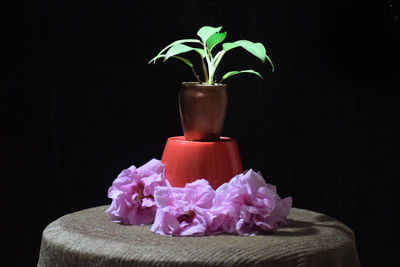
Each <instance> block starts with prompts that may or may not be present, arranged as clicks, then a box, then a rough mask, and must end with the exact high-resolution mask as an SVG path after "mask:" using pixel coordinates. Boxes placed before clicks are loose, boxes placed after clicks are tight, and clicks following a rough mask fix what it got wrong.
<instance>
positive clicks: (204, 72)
mask: <svg viewBox="0 0 400 267" xmlns="http://www.w3.org/2000/svg"><path fill="white" fill-rule="evenodd" d="M201 67H202V68H203V75H204V80H205V81H206V83H208V74H207V68H206V64H205V63H204V58H203V57H202V58H201Z"/></svg>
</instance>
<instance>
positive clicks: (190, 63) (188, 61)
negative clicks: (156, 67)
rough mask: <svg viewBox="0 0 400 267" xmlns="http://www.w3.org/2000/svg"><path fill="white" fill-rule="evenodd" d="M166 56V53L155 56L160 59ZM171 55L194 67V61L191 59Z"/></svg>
mask: <svg viewBox="0 0 400 267" xmlns="http://www.w3.org/2000/svg"><path fill="white" fill-rule="evenodd" d="M164 57H165V54H162V55H158V56H156V57H154V59H159V58H164ZM171 57H173V58H176V59H179V60H181V61H183V62H184V63H185V64H187V65H188V66H189V67H191V68H193V63H192V62H191V61H190V60H188V59H186V58H183V57H179V56H171ZM149 63H150V62H149Z"/></svg>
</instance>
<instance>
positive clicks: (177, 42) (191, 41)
mask: <svg viewBox="0 0 400 267" xmlns="http://www.w3.org/2000/svg"><path fill="white" fill-rule="evenodd" d="M182 43H199V44H201V42H200V40H198V39H182V40H177V41H175V42H172V43H170V44H169V45H167V46H166V47H164V48H163V49H162V50H161V51H160V52H159V53H158V55H157V56H155V57H154V58H153V59H151V60H150V61H149V64H150V63H151V62H152V61H153V62H154V64H155V63H156V60H157V59H158V58H160V55H161V54H162V53H163V52H164V51H165V50H167V49H168V48H170V47H172V46H174V45H176V44H182Z"/></svg>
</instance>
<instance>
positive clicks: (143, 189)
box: [106, 159, 168, 225]
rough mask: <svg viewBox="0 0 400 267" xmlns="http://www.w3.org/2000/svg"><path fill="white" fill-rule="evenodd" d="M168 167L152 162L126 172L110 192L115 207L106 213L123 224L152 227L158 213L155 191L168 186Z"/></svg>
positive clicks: (112, 206)
mask: <svg viewBox="0 0 400 267" xmlns="http://www.w3.org/2000/svg"><path fill="white" fill-rule="evenodd" d="M167 185H168V184H167V181H166V180H165V177H164V165H163V164H162V163H161V161H159V160H156V159H152V160H150V161H149V162H147V163H146V164H145V165H143V166H141V167H140V168H136V167H135V166H131V167H130V168H129V169H126V170H123V171H122V172H121V173H120V174H119V175H118V177H117V179H115V180H114V182H113V184H112V186H111V187H110V188H109V189H108V197H109V198H111V199H112V203H111V206H110V207H109V208H108V210H107V211H106V212H107V213H108V215H109V217H110V219H111V220H112V221H115V222H120V223H123V224H133V225H143V224H151V223H152V222H153V221H154V216H155V213H156V210H157V207H156V204H155V202H154V197H153V196H154V189H155V187H157V186H167Z"/></svg>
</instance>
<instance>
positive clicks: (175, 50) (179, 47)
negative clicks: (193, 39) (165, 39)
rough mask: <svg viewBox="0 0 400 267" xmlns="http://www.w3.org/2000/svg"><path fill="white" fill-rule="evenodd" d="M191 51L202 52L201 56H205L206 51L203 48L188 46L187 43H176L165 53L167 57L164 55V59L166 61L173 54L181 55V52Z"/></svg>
mask: <svg viewBox="0 0 400 267" xmlns="http://www.w3.org/2000/svg"><path fill="white" fill-rule="evenodd" d="M190 51H196V52H197V53H199V54H200V56H201V57H204V56H205V52H204V50H203V49H200V48H193V47H190V46H187V45H184V44H175V45H173V46H172V47H171V48H170V49H169V50H168V52H167V53H166V54H165V57H164V60H163V61H164V62H165V61H166V60H168V58H170V57H172V56H175V55H179V54H182V53H186V52H190Z"/></svg>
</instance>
